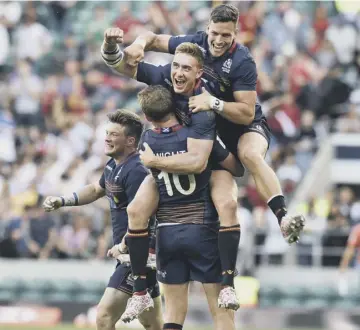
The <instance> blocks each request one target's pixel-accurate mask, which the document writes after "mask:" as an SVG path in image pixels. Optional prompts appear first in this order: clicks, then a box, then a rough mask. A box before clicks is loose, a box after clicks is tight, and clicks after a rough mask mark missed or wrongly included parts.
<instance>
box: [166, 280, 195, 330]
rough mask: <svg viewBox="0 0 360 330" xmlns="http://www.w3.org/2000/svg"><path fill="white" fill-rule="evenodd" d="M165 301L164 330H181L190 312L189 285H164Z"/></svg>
mask: <svg viewBox="0 0 360 330" xmlns="http://www.w3.org/2000/svg"><path fill="white" fill-rule="evenodd" d="M162 288H163V293H164V299H165V314H164V322H165V324H164V328H163V329H169V330H170V329H171V330H173V329H177V330H181V329H182V326H183V324H184V322H185V317H186V314H187V310H188V292H189V283H184V284H162Z"/></svg>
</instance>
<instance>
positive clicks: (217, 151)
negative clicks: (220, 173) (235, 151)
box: [210, 136, 230, 163]
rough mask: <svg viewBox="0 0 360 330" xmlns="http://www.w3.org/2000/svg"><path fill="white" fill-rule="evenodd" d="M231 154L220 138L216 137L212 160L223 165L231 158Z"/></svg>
mask: <svg viewBox="0 0 360 330" xmlns="http://www.w3.org/2000/svg"><path fill="white" fill-rule="evenodd" d="M229 153H230V151H229V150H227V149H226V147H225V145H224V143H223V142H222V141H221V140H220V138H219V137H218V136H216V140H215V141H214V146H213V148H212V150H211V154H210V157H211V160H212V161H214V162H216V163H221V162H222V161H224V160H225V159H226V158H227V156H229Z"/></svg>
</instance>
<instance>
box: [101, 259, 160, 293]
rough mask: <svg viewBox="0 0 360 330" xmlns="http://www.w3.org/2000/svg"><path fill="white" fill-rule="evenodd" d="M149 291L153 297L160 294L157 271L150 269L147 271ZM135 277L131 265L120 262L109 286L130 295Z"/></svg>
mask: <svg viewBox="0 0 360 330" xmlns="http://www.w3.org/2000/svg"><path fill="white" fill-rule="evenodd" d="M147 281H148V291H149V293H150V295H151V297H152V298H156V297H159V296H160V288H159V283H158V282H157V280H156V271H155V270H149V271H148V273H147ZM133 285H134V278H133V276H132V274H131V267H129V266H125V265H122V264H121V263H119V262H118V264H117V265H116V268H115V271H114V273H113V274H112V275H111V277H110V280H109V283H108V285H107V286H108V288H114V289H117V290H120V291H122V292H125V293H127V294H129V295H132V293H133Z"/></svg>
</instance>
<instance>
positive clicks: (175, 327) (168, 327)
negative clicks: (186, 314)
mask: <svg viewBox="0 0 360 330" xmlns="http://www.w3.org/2000/svg"><path fill="white" fill-rule="evenodd" d="M182 328H183V326H182V325H181V324H177V323H164V326H163V330H182Z"/></svg>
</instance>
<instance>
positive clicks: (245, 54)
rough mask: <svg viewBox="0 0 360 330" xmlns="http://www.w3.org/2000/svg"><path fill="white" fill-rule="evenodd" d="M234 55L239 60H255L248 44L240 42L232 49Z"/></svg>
mask: <svg viewBox="0 0 360 330" xmlns="http://www.w3.org/2000/svg"><path fill="white" fill-rule="evenodd" d="M232 54H233V57H234V58H235V59H238V60H242V61H245V60H253V57H252V55H251V52H250V50H249V48H247V47H246V46H244V45H242V44H239V43H238V42H236V43H235V47H234V49H233V51H232Z"/></svg>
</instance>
